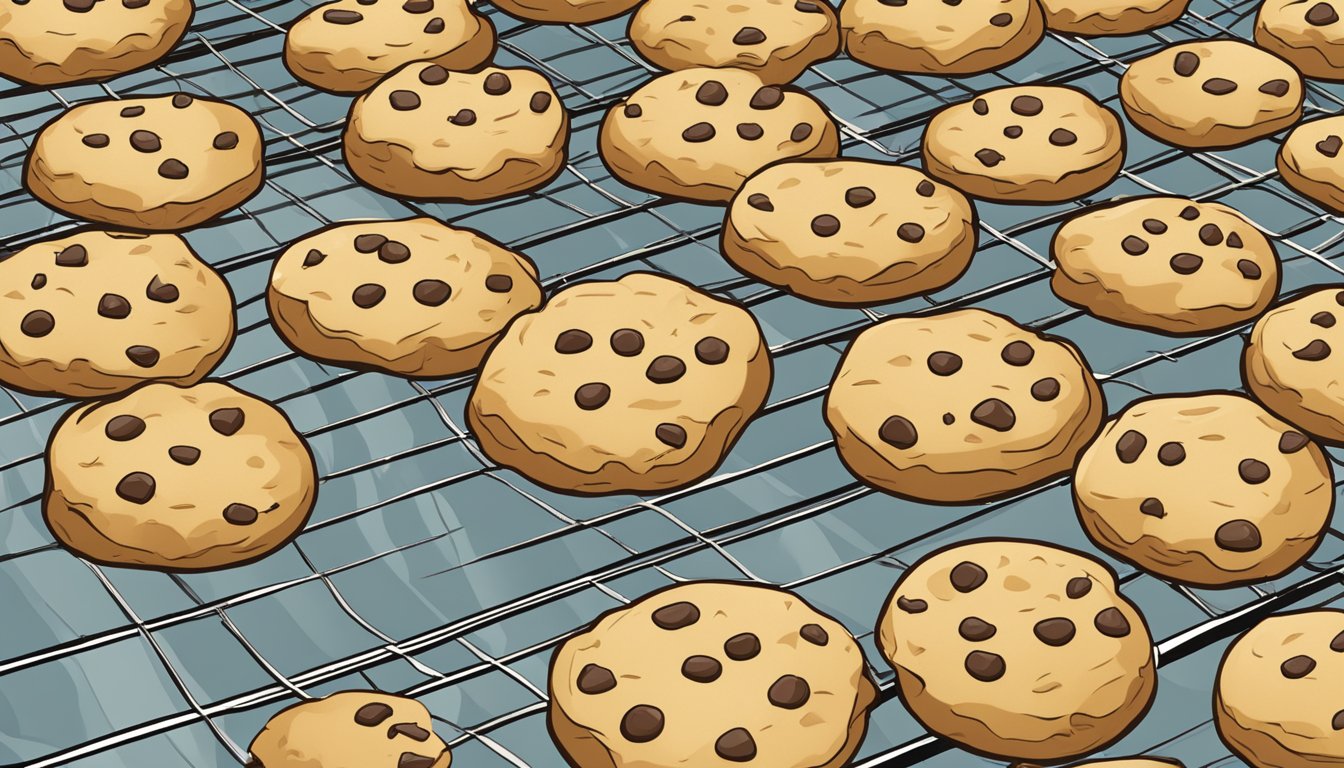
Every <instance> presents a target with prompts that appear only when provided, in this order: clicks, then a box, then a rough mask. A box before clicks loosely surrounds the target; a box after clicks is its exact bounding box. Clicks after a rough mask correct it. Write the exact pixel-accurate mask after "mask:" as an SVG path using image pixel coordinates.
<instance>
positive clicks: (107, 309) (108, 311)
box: [98, 293, 131, 320]
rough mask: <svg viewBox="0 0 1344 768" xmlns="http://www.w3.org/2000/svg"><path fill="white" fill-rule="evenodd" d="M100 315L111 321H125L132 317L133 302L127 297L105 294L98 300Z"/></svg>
mask: <svg viewBox="0 0 1344 768" xmlns="http://www.w3.org/2000/svg"><path fill="white" fill-rule="evenodd" d="M98 314H99V316H101V317H106V318H108V319H111V320H124V319H126V318H128V317H130V316H131V302H129V301H127V300H126V297H125V296H118V295H117V294H115V293H104V294H103V297H102V298H101V299H99V300H98Z"/></svg>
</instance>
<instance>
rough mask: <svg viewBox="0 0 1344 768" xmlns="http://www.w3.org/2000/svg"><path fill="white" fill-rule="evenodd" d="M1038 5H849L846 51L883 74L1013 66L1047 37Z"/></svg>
mask: <svg viewBox="0 0 1344 768" xmlns="http://www.w3.org/2000/svg"><path fill="white" fill-rule="evenodd" d="M1044 18H1045V17H1044V14H1043V13H1042V12H1041V4H1040V3H1039V2H1038V0H941V1H939V0H914V1H913V2H909V1H908V0H845V2H844V4H843V5H841V6H840V25H841V27H843V28H844V34H845V50H847V51H848V52H849V55H850V56H851V57H853V58H854V59H856V60H858V61H861V62H863V63H864V64H867V65H868V66H870V67H876V68H878V69H886V70H891V71H893V72H914V73H920V74H940V75H968V74H974V73H977V72H985V71H988V70H991V69H996V68H998V67H1002V66H1004V65H1006V64H1010V63H1012V62H1014V61H1016V60H1018V59H1020V58H1022V57H1023V56H1025V55H1027V53H1028V52H1029V51H1030V50H1031V49H1032V48H1035V47H1036V44H1037V43H1039V42H1040V41H1041V36H1042V35H1043V34H1044V32H1045V20H1044Z"/></svg>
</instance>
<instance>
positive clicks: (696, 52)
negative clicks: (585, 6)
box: [629, 0, 840, 83]
mask: <svg viewBox="0 0 1344 768" xmlns="http://www.w3.org/2000/svg"><path fill="white" fill-rule="evenodd" d="M629 37H630V42H631V44H632V45H634V47H635V50H636V51H639V53H640V55H641V56H643V57H644V58H646V59H648V60H649V61H651V62H653V63H654V64H656V65H657V66H659V67H662V68H663V69H668V70H678V69H688V68H690V67H737V68H739V69H747V70H751V71H752V72H755V73H756V74H757V75H759V76H760V78H761V79H762V80H764V81H765V82H767V83H788V82H792V81H793V80H794V79H795V78H797V77H798V76H799V75H801V74H802V73H803V70H805V69H807V68H808V67H810V66H811V65H813V64H815V63H817V62H818V61H822V60H824V59H829V58H831V57H832V56H834V55H835V54H836V53H837V52H839V50H840V22H839V20H838V19H837V18H836V15H835V10H834V9H832V8H831V6H830V5H829V4H828V3H827V2H826V0H694V1H693V2H687V1H686V0H645V2H644V3H643V4H642V5H640V6H639V9H638V10H636V11H635V15H634V16H633V17H631V19H630V32H629Z"/></svg>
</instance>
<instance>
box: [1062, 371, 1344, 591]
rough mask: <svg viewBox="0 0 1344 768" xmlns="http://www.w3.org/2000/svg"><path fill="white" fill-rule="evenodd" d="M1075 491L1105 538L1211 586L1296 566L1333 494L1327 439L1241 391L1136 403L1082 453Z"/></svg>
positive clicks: (1142, 562)
mask: <svg viewBox="0 0 1344 768" xmlns="http://www.w3.org/2000/svg"><path fill="white" fill-rule="evenodd" d="M1073 496H1074V504H1075V506H1076V507H1077V510H1078V517H1079V520H1080V521H1081V522H1082V524H1083V528H1084V529H1085V530H1086V531H1087V534H1088V536H1090V537H1091V538H1092V540H1093V541H1094V542H1096V544H1097V545H1098V546H1100V547H1102V548H1104V549H1106V550H1108V551H1110V552H1111V553H1112V554H1114V555H1115V556H1117V557H1119V558H1122V559H1124V560H1128V561H1129V562H1132V563H1134V564H1135V565H1137V566H1139V567H1140V568H1143V569H1144V570H1147V571H1150V572H1152V573H1155V574H1158V575H1159V576H1162V577H1165V578H1169V579H1174V580H1176V581H1181V582H1186V583H1189V584H1198V585H1202V586H1210V587H1225V586H1232V585H1236V584H1246V583H1250V582H1255V581H1263V580H1265V579H1272V578H1275V577H1278V576H1281V575H1282V574H1284V573H1286V572H1287V571H1289V570H1290V569H1292V568H1293V567H1295V566H1296V565H1297V564H1299V563H1300V562H1302V561H1303V560H1304V559H1306V558H1307V556H1308V555H1310V554H1311V552H1312V551H1313V550H1314V549H1315V548H1316V545H1317V543H1318V542H1319V541H1320V537H1321V533H1322V531H1323V530H1324V528H1325V526H1326V523H1327V522H1328V520H1329V518H1330V513H1331V510H1332V508H1333V507H1334V500H1335V495H1334V487H1333V481H1332V474H1331V471H1330V465H1329V463H1328V462H1327V461H1326V458H1325V454H1324V453H1323V452H1322V451H1321V449H1320V447H1319V446H1317V445H1316V444H1315V443H1313V442H1312V441H1311V440H1310V439H1309V438H1307V437H1306V436H1305V435H1303V434H1302V433H1301V432H1298V431H1297V429H1296V428H1295V427H1293V426H1292V425H1290V424H1287V423H1285V422H1283V421H1280V420H1279V419H1277V418H1275V417H1274V416H1272V415H1271V414H1270V413H1269V412H1268V411H1266V410H1265V409H1264V408H1261V407H1260V406H1259V405H1258V404H1257V403H1255V402H1254V401H1252V400H1250V399H1249V398H1246V397H1243V396H1241V395H1237V394H1232V393H1213V394H1201V395H1184V396H1164V397H1154V398H1148V399H1144V400H1140V401H1138V402H1136V403H1133V404H1131V405H1130V406H1129V407H1127V408H1126V409H1125V410H1124V411H1123V412H1121V413H1120V415H1119V416H1117V417H1116V418H1115V419H1113V420H1111V421H1110V422H1109V423H1107V424H1106V426H1105V427H1103V428H1102V430H1101V433H1100V434H1099V435H1098V436H1097V439H1096V442H1094V443H1093V444H1092V445H1091V446H1089V447H1088V449H1087V451H1086V452H1085V453H1084V454H1083V457H1082V458H1081V459H1079V461H1078V468H1077V471H1076V472H1075V475H1074V485H1073Z"/></svg>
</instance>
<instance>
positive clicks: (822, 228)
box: [812, 213, 840, 237]
mask: <svg viewBox="0 0 1344 768" xmlns="http://www.w3.org/2000/svg"><path fill="white" fill-rule="evenodd" d="M839 231H840V220H839V219H837V218H836V217H834V216H832V215H830V214H829V213H823V214H822V215H820V216H818V217H816V218H814V219H812V234H814V235H816V236H817V237H831V236H832V235H834V234H836V233H837V232H839Z"/></svg>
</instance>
